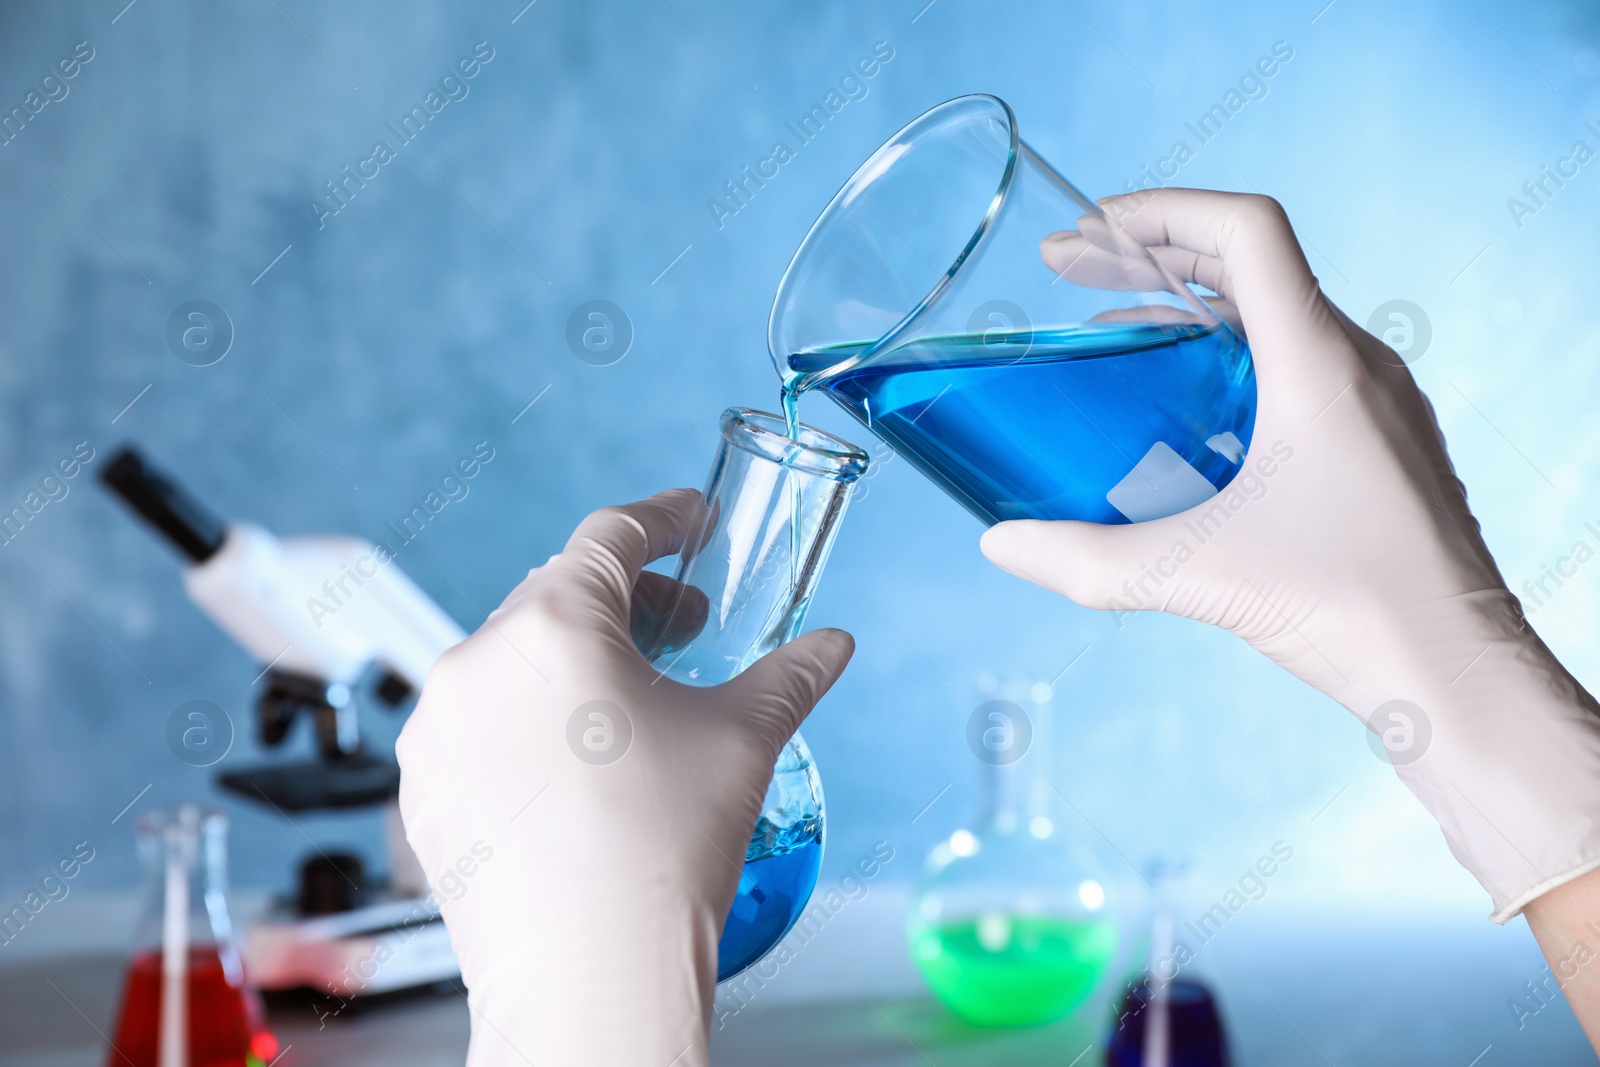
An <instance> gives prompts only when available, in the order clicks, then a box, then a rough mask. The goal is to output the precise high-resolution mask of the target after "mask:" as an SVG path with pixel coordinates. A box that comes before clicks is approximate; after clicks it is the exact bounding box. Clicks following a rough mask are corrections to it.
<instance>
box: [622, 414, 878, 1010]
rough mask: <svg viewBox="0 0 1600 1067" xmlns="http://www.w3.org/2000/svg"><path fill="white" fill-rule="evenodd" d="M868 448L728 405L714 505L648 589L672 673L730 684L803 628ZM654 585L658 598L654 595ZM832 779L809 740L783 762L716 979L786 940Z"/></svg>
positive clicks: (646, 632) (647, 611)
mask: <svg viewBox="0 0 1600 1067" xmlns="http://www.w3.org/2000/svg"><path fill="white" fill-rule="evenodd" d="M867 463H868V460H867V454H866V453H865V452H863V451H861V450H860V449H859V448H856V447H855V446H854V445H852V444H849V443H847V442H845V441H841V440H839V439H838V438H836V437H832V436H830V435H828V434H825V433H823V432H822V431H820V430H815V429H812V428H811V427H809V426H801V427H800V428H799V435H798V437H797V438H795V439H791V438H790V437H789V436H788V433H787V431H786V428H785V425H784V421H783V419H781V418H779V417H778V416H776V415H769V414H767V413H765V412H760V411H749V410H741V409H739V408H729V409H728V410H727V411H725V412H723V415H722V438H721V442H720V444H719V446H718V448H717V455H716V459H715V461H714V462H713V463H712V466H711V476H710V478H709V479H708V480H707V482H706V488H705V503H706V511H705V516H704V520H703V522H702V523H701V525H700V528H699V529H698V530H697V531H695V532H694V533H693V534H692V535H691V536H690V537H689V540H688V543H687V544H686V545H685V546H684V549H683V551H682V552H681V553H680V554H679V559H678V567H677V571H676V573H675V574H674V579H675V580H674V582H673V583H672V584H671V585H669V586H667V587H666V588H667V589H668V590H669V593H668V595H667V596H665V597H662V596H660V595H659V590H660V589H661V588H662V587H661V586H653V587H645V586H641V587H639V588H637V589H636V592H635V598H634V619H633V631H634V639H635V641H636V642H637V643H638V645H639V647H640V649H641V650H642V651H643V652H644V654H645V655H646V656H648V657H649V658H650V660H651V662H652V663H654V664H656V666H657V667H658V668H659V669H660V670H661V673H662V674H663V675H665V676H666V677H668V678H671V679H673V680H675V681H679V682H683V683H685V684H688V685H717V684H719V683H721V682H725V681H727V680H728V679H729V678H732V677H733V676H734V675H736V674H738V673H739V672H740V671H742V670H744V669H745V668H746V667H748V666H749V665H750V664H752V663H754V662H755V661H756V660H758V659H760V658H761V657H762V656H764V655H766V654H767V653H768V652H770V651H772V650H773V649H775V648H777V647H778V646H779V645H781V644H783V643H784V642H785V641H788V640H789V639H790V638H793V637H795V636H796V635H798V634H799V633H800V627H801V625H802V624H803V622H804V621H805V614H806V609H807V608H808V607H809V606H810V604H811V595H812V593H813V592H814V591H815V590H816V584H817V579H818V577H819V576H820V575H821V573H822V567H823V564H824V563H825V562H826V561H827V558H828V552H829V550H830V549H831V548H832V546H833V538H834V535H835V534H836V533H837V532H838V529H839V521H840V519H842V518H843V517H844V510H845V505H846V504H847V503H848V502H849V500H850V494H851V491H852V490H853V489H854V487H855V483H856V482H857V481H858V480H859V479H860V477H861V476H862V475H863V474H864V473H866V470H867ZM649 588H654V589H656V590H657V593H658V595H656V596H655V597H651V596H648V595H647V593H648V591H649ZM822 837H823V806H822V780H821V778H820V777H818V775H817V769H816V765H815V764H814V763H813V762H812V760H811V750H810V749H808V748H807V747H806V743H805V741H804V740H803V739H802V738H801V737H800V735H799V734H798V733H797V734H795V735H794V737H793V738H792V739H791V740H790V741H789V743H788V744H787V745H785V746H784V748H783V750H782V752H781V753H779V755H778V763H777V766H776V767H775V768H774V773H773V777H772V783H771V784H770V785H768V787H767V794H766V799H765V801H764V802H763V804H762V810H761V817H760V819H759V820H758V821H757V822H756V825H755V828H754V829H753V830H752V831H751V834H750V843H749V846H748V847H747V849H746V851H745V858H744V870H743V872H742V873H741V875H740V877H739V889H738V893H737V895H736V896H735V897H734V899H733V907H732V909H730V911H729V913H728V918H727V921H726V923H725V924H724V925H723V929H722V939H721V941H720V942H719V943H718V945H717V981H719V982H721V981H726V980H727V979H729V978H732V977H733V976H734V975H736V974H738V973H739V972H740V971H742V970H744V969H745V968H746V967H748V966H750V965H751V964H752V963H755V962H756V961H757V960H759V959H760V958H761V957H762V956H764V955H766V954H767V952H768V951H769V950H770V949H771V948H772V947H773V946H774V945H776V944H777V943H778V941H779V940H780V939H781V938H782V937H783V935H784V934H786V933H788V932H789V928H790V927H791V926H793V925H794V922H795V920H796V919H797V918H798V917H799V915H800V909H802V908H804V907H805V905H806V902H807V901H808V900H810V899H811V891H812V889H813V888H815V886H816V884H817V872H818V870H819V869H820V868H821V866H822Z"/></svg>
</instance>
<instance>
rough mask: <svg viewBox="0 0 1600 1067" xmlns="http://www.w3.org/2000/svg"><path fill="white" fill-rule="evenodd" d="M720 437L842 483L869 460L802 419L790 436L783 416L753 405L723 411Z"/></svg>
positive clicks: (857, 474) (855, 476)
mask: <svg viewBox="0 0 1600 1067" xmlns="http://www.w3.org/2000/svg"><path fill="white" fill-rule="evenodd" d="M722 440H723V441H724V442H725V443H726V444H728V445H730V446H732V447H734V448H737V449H739V450H741V451H743V452H747V453H750V454H751V455H754V456H759V457H760V458H762V459H765V460H767V461H769V462H771V463H776V464H778V465H779V466H782V467H786V468H788V469H789V470H792V471H797V472H799V473H801V474H810V475H814V476H816V477H819V478H827V479H829V480H830V481H835V482H840V483H842V484H849V483H851V482H854V481H856V480H857V479H859V478H860V477H861V476H862V475H863V474H865V473H866V472H867V468H868V467H869V466H870V465H871V463H872V460H871V458H870V457H869V456H868V455H867V453H866V451H865V450H864V449H861V448H859V447H857V446H856V445H853V444H851V443H850V442H849V441H846V440H844V439H843V438H840V437H835V436H834V435H833V434H831V433H828V432H827V431H825V430H819V429H817V428H816V427H815V426H809V425H807V424H806V423H803V422H802V423H800V424H799V439H798V440H796V439H794V438H791V437H790V436H789V431H788V425H787V424H786V423H785V422H784V419H783V416H781V415H774V414H772V413H771V412H769V411H758V410H756V409H755V408H737V407H733V408H729V409H728V410H726V411H724V412H723V413H722Z"/></svg>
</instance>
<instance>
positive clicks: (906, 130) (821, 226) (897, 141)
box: [767, 93, 1022, 389]
mask: <svg viewBox="0 0 1600 1067" xmlns="http://www.w3.org/2000/svg"><path fill="white" fill-rule="evenodd" d="M951 112H967V113H969V117H970V119H971V120H973V121H984V120H990V121H997V122H999V123H1000V124H1001V125H1002V127H1003V128H1004V129H1005V132H1006V138H1007V140H1008V141H1009V145H1008V147H1007V151H1006V160H1005V163H1004V165H1003V166H1002V167H1001V168H1000V173H999V178H998V181H997V183H996V187H995V191H994V193H993V194H992V195H991V196H990V197H989V200H988V202H987V203H985V204H984V205H983V210H982V211H981V212H976V213H975V214H976V215H977V218H976V221H975V222H974V224H973V227H972V234H971V236H970V237H969V238H968V239H967V243H966V244H965V245H964V246H963V247H962V248H961V250H960V251H959V252H957V253H956V254H955V256H954V257H953V258H952V260H951V262H950V265H949V266H947V267H946V268H945V269H944V273H943V274H941V275H940V276H939V277H938V279H936V280H935V281H934V283H933V285H932V286H931V287H930V288H929V289H928V291H927V293H925V294H924V295H923V296H922V298H921V299H919V300H918V301H917V302H916V303H915V304H913V305H912V306H911V307H910V308H909V309H908V310H907V311H906V312H905V314H904V315H902V316H901V318H900V321H898V322H897V323H895V324H894V325H893V326H891V327H890V328H889V329H888V330H887V331H885V332H884V333H883V335H882V336H880V337H878V338H877V339H876V340H875V341H874V342H873V343H872V344H870V345H868V346H867V347H866V348H865V349H864V350H862V351H860V352H857V353H855V354H854V355H852V356H851V357H850V358H848V359H845V360H843V361H841V362H840V363H838V364H836V365H835V366H832V367H827V368H823V369H821V370H815V371H812V372H811V373H809V374H806V375H805V376H804V377H803V378H802V379H801V381H802V383H803V385H802V387H801V388H802V389H804V388H807V387H809V386H810V385H813V384H815V383H816V382H819V381H823V380H826V379H828V378H832V377H834V376H835V375H837V374H840V373H842V372H843V371H846V370H849V369H850V368H852V367H857V366H860V365H861V364H862V363H865V362H867V361H868V360H870V359H871V358H872V357H873V356H875V355H877V354H878V353H880V352H882V351H884V350H886V349H888V348H891V347H893V343H894V341H895V340H896V339H898V338H899V337H901V336H903V335H904V334H905V333H906V331H907V330H908V329H909V328H910V327H911V325H912V324H913V323H914V322H916V321H917V320H919V319H920V318H921V317H922V316H923V314H924V313H925V312H926V311H927V310H928V309H929V308H930V307H932V306H933V305H934V304H935V303H936V302H938V300H939V298H940V297H941V296H943V295H944V292H945V290H946V289H948V288H949V287H950V285H951V284H952V283H953V282H954V281H955V278H956V275H957V274H958V273H960V271H961V268H962V267H963V266H964V265H965V264H966V262H967V260H968V259H970V258H971V257H972V254H973V252H974V251H976V250H977V248H978V246H979V244H981V243H982V241H983V239H984V237H985V236H987V235H988V233H989V231H990V230H991V229H992V228H993V226H994V223H995V219H997V218H998V217H999V215H1000V209H1001V208H1002V207H1003V206H1004V205H1005V202H1006V196H1007V193H1008V192H1009V191H1010V189H1011V184H1012V179H1013V178H1014V177H1015V175H1016V171H1017V159H1018V155H1019V153H1020V150H1021V148H1022V138H1021V135H1020V134H1019V133H1018V132H1017V116H1016V112H1014V111H1012V110H1011V105H1010V104H1008V103H1006V102H1005V101H1004V100H1002V99H1000V98H999V97H998V96H995V95H993V94H992V93H967V94H966V95H964V96H957V97H954V98H952V99H949V100H946V101H944V102H943V103H940V104H935V105H934V106H933V107H931V108H929V109H928V110H926V111H924V112H923V113H922V114H920V115H918V116H917V117H916V118H914V119H912V120H911V121H910V122H908V123H906V124H905V125H904V126H902V127H901V128H900V130H899V131H898V132H896V133H895V134H894V136H892V137H890V138H889V139H888V140H886V141H884V142H883V144H881V145H879V146H878V147H877V148H876V149H875V150H874V151H873V153H872V154H871V155H870V156H868V157H867V159H866V161H865V162H863V163H862V164H861V165H860V166H859V167H857V168H856V169H855V172H854V173H853V174H851V175H850V177H849V179H848V180H846V181H845V183H844V184H843V185H841V186H840V187H839V191H838V192H836V193H834V194H833V198H832V199H831V200H829V201H828V205H827V206H826V207H824V208H823V209H822V211H821V213H820V214H818V215H817V217H816V219H815V221H813V222H812V223H811V227H810V228H809V229H808V230H806V235H805V236H804V237H803V238H801V240H800V245H799V247H798V248H796V249H795V253H794V255H793V256H792V257H791V258H790V260H789V265H788V266H787V267H785V268H784V271H783V277H782V278H781V279H780V280H779V281H778V289H777V292H776V293H775V294H774V295H773V300H772V310H771V311H770V312H768V314H767V350H768V352H769V353H770V354H771V356H772V360H773V362H774V363H775V364H777V366H778V373H779V374H780V375H781V374H783V372H784V366H783V361H784V360H786V359H787V358H788V357H789V353H787V352H780V351H779V349H780V348H782V347H784V346H782V345H780V344H778V331H779V329H780V325H781V324H780V318H781V311H780V309H781V308H782V306H783V303H784V297H785V296H786V295H787V294H788V290H789V287H790V285H791V278H792V277H793V276H794V275H795V274H796V272H797V270H798V269H799V265H800V264H801V263H802V262H803V261H804V260H805V258H806V255H807V253H808V252H809V251H810V250H811V248H812V247H813V246H814V245H816V244H817V243H818V242H819V241H823V240H826V239H827V236H828V234H829V232H830V230H831V228H832V223H833V221H834V219H835V218H836V217H837V216H838V214H839V213H840V212H841V211H842V210H843V209H844V207H846V206H847V205H848V204H849V203H850V202H851V201H852V200H853V199H854V198H855V197H856V196H857V195H858V194H859V193H860V192H861V191H862V190H863V189H865V188H866V187H867V186H869V185H871V184H872V183H873V181H875V180H876V179H877V178H878V177H880V176H881V175H882V174H883V173H884V172H885V171H887V170H888V169H889V168H890V167H891V166H893V165H894V164H895V162H896V161H897V160H898V158H899V156H900V155H901V154H902V153H903V151H904V148H905V146H906V145H907V144H909V143H911V142H913V141H915V140H916V139H917V138H919V137H920V136H921V135H922V133H923V131H924V130H926V129H928V128H929V127H933V126H937V125H938V124H939V123H940V122H943V121H944V120H945V119H946V118H947V117H948V116H949V115H950V113H951Z"/></svg>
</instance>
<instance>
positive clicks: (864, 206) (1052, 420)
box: [767, 95, 1256, 523]
mask: <svg viewBox="0 0 1600 1067" xmlns="http://www.w3.org/2000/svg"><path fill="white" fill-rule="evenodd" d="M1138 210H1139V201H1138V200H1137V198H1134V199H1132V200H1131V201H1122V202H1120V203H1119V204H1118V205H1117V206H1116V208H1115V210H1114V211H1113V212H1111V213H1107V212H1106V211H1104V210H1102V209H1101V208H1100V207H1099V206H1098V205H1097V204H1095V203H1094V202H1093V201H1092V200H1090V199H1089V198H1088V197H1086V196H1085V195H1084V194H1083V193H1081V192H1080V191H1079V190H1078V189H1077V188H1076V187H1075V186H1074V185H1073V184H1072V183H1071V182H1069V181H1068V180H1067V179H1066V178H1064V177H1062V176H1061V175H1060V174H1059V173H1058V172H1056V171H1055V170H1054V169H1053V168H1052V167H1051V166H1050V165H1049V164H1048V163H1046V162H1045V161H1044V160H1043V159H1041V158H1040V157H1039V156H1038V155H1037V154H1036V153H1035V152H1034V151H1033V150H1032V149H1031V148H1029V147H1028V145H1027V144H1026V143H1025V142H1024V141H1022V140H1021V139H1020V138H1019V136H1018V134H1017V120H1016V116H1015V115H1014V114H1012V111H1011V108H1010V107H1008V106H1007V105H1006V103H1005V102H1004V101H1002V100H999V99H997V98H995V97H993V96H983V95H974V96H963V97H958V98H956V99H954V100H950V101H947V102H945V103H943V104H940V105H939V106H938V107H935V108H933V109H932V110H931V111H928V112H927V113H926V114H924V115H922V116H921V117H920V118H918V119H916V120H915V121H914V122H912V123H911V124H910V125H909V126H907V127H905V128H904V129H903V130H901V131H900V132H899V133H897V134H895V135H894V136H893V137H892V138H890V139H889V140H888V141H887V142H886V143H885V144H884V145H883V146H882V147H880V148H879V149H878V150H877V151H876V152H875V153H873V155H872V156H871V157H870V158H869V159H868V160H867V161H866V162H865V163H864V164H862V165H861V167H860V169H858V170H857V171H856V172H855V174H854V175H853V176H852V177H851V178H850V180H849V181H848V182H846V183H845V185H844V187H843V188H842V189H840V190H839V192H838V193H837V194H836V195H835V196H834V198H833V200H832V201H831V202H829V204H828V206H827V207H826V208H825V209H824V210H823V212H822V214H821V215H820V216H819V217H818V218H817V220H816V222H815V223H813V224H812V227H811V230H810V232H808V233H807V234H806V236H805V239H804V240H803V241H801V243H800V247H799V249H798V250H797V251H796V252H795V254H794V259H793V260H792V261H791V262H790V263H789V267H788V269H787V271H785V273H784V275H783V279H782V281H781V282H780V283H779V284H778V291H777V295H776V298H775V299H774V301H773V305H772V315H771V318H770V320H769V322H768V326H767V344H768V347H769V348H770V350H771V353H772V358H773V360H774V362H775V363H776V365H777V369H778V374H779V377H780V378H781V379H782V381H783V388H784V392H785V395H786V396H794V395H797V394H800V393H804V392H806V391H808V390H812V389H815V390H818V391H820V392H822V393H824V394H826V395H827V396H829V397H831V398H832V399H833V400H834V401H835V402H837V403H838V404H839V405H840V406H841V407H843V408H844V409H845V411H847V412H848V413H849V414H850V415H852V416H854V417H855V418H856V419H857V420H859V421H860V422H861V423H862V424H863V425H865V426H866V427H867V428H868V429H870V430H871V431H872V432H873V433H875V434H877V435H878V436H879V437H881V438H882V439H883V440H884V441H885V442H887V443H888V444H889V446H890V447H891V448H893V449H894V451H895V452H896V453H898V454H899V455H901V456H904V457H905V458H906V459H907V460H908V461H910V463H911V464H912V465H913V466H915V467H916V468H917V469H918V470H920V471H922V473H923V474H925V475H926V476H928V477H929V478H931V479H932V480H933V481H934V483H935V484H937V485H938V486H939V487H940V488H942V489H944V491H945V492H946V493H948V494H949V495H950V496H952V497H954V498H955V499H956V500H957V501H958V502H960V503H961V504H962V505H964V506H965V507H966V508H967V509H968V510H969V511H971V512H972V513H973V514H974V515H976V516H977V517H978V518H979V519H981V520H982V521H983V522H985V523H994V522H999V521H1001V520H1004V519H1020V518H1032V519H1083V520H1089V521H1093V522H1102V523H1126V522H1139V521H1142V520H1144V519H1151V518H1158V517H1161V516H1166V515H1172V514H1175V513H1177V512H1179V511H1183V510H1186V509H1187V508H1189V507H1192V506H1193V505H1195V504H1198V503H1201V502H1202V501H1204V500H1206V499H1208V498H1210V497H1211V496H1213V495H1215V494H1216V493H1217V492H1218V491H1219V490H1221V489H1222V488H1223V487H1225V486H1226V485H1227V484H1228V482H1229V481H1230V480H1231V479H1232V478H1233V476H1234V475H1235V474H1237V473H1238V472H1239V470H1240V468H1241V466H1242V464H1243V462H1244V457H1245V452H1246V450H1247V449H1248V447H1249V445H1250V437H1251V432H1252V430H1253V429H1254V425H1255V405H1256V385H1255V373H1254V368H1253V364H1252V362H1251V359H1250V354H1249V349H1248V347H1247V346H1246V344H1245V342H1244V340H1243V339H1242V335H1241V334H1240V333H1238V332H1236V328H1237V327H1238V324H1237V323H1232V324H1229V323H1226V322H1224V321H1222V319H1220V318H1219V317H1218V314H1217V313H1216V312H1215V311H1213V309H1212V307H1211V306H1210V305H1209V304H1207V303H1206V301H1205V300H1203V299H1201V297H1200V296H1199V295H1197V294H1196V292H1195V291H1194V290H1192V289H1191V288H1190V287H1189V286H1188V285H1187V284H1185V283H1184V282H1181V281H1179V280H1178V279H1177V278H1176V277H1174V276H1173V274H1172V273H1171V271H1169V270H1168V269H1167V267H1166V266H1165V265H1164V264H1163V263H1162V262H1161V261H1159V260H1157V259H1156V258H1155V257H1154V256H1152V255H1151V253H1150V251H1149V250H1148V249H1147V248H1146V247H1145V245H1144V244H1142V243H1141V242H1140V241H1139V240H1137V239H1135V237H1134V236H1133V231H1132V230H1131V229H1130V225H1131V223H1130V220H1131V219H1136V218H1137V213H1138ZM1062 230H1078V231H1081V232H1082V233H1083V235H1084V236H1085V237H1086V238H1087V239H1088V240H1087V242H1084V241H1079V242H1076V243H1073V244H1070V245H1061V244H1052V245H1051V248H1052V249H1055V250H1056V251H1055V252H1054V253H1053V255H1054V256H1055V260H1060V262H1056V261H1055V260H1052V263H1051V265H1049V266H1047V265H1045V263H1044V262H1042V261H1041V241H1042V240H1043V239H1044V238H1045V237H1047V236H1048V235H1051V234H1053V233H1057V232H1058V231H1062ZM1230 314H1231V312H1230Z"/></svg>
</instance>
